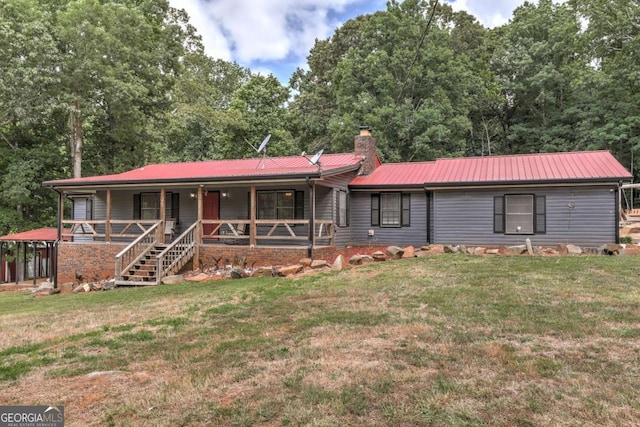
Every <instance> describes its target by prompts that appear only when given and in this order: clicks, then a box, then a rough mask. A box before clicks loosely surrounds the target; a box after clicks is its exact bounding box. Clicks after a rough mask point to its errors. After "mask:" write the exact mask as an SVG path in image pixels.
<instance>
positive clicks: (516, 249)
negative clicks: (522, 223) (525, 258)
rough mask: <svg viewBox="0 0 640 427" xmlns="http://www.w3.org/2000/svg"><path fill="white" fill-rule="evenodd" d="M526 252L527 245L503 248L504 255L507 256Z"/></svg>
mask: <svg viewBox="0 0 640 427" xmlns="http://www.w3.org/2000/svg"><path fill="white" fill-rule="evenodd" d="M525 252H527V245H517V246H507V247H506V248H505V254H507V255H522V254H523V253H525Z"/></svg>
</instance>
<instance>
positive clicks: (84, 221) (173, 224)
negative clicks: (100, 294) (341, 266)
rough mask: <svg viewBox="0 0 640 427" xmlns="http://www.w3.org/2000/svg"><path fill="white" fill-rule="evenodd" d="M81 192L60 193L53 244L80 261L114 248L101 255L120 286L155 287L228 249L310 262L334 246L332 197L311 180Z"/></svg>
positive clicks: (330, 193)
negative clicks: (60, 243)
mask: <svg viewBox="0 0 640 427" xmlns="http://www.w3.org/2000/svg"><path fill="white" fill-rule="evenodd" d="M87 190H88V189H87V188H86V187H85V188H82V190H81V191H74V190H72V189H67V190H65V191H60V192H59V193H60V206H59V211H60V212H61V215H60V216H59V218H60V221H59V230H60V231H59V233H60V239H61V240H64V241H65V242H64V245H65V246H68V245H72V246H77V247H82V248H84V252H85V253H86V256H93V255H91V254H90V252H91V251H92V250H94V248H96V247H97V246H98V247H99V246H101V245H107V246H110V247H111V248H116V247H117V248H121V250H120V251H118V253H117V254H115V255H113V254H111V255H108V257H113V258H111V260H112V263H113V264H114V267H113V270H111V271H113V272H114V273H113V274H114V276H115V278H116V281H118V282H119V284H125V282H129V284H135V285H140V284H157V283H159V281H160V280H161V279H162V277H164V276H166V275H170V274H174V273H175V272H177V271H178V270H179V269H180V268H182V267H183V266H184V265H186V264H187V263H188V262H191V263H192V266H193V268H194V269H197V268H199V267H200V265H201V263H202V262H206V261H207V259H209V258H211V257H214V258H215V257H217V256H223V254H224V253H229V251H230V250H231V251H232V252H234V253H239V252H246V253H248V252H249V251H251V252H253V253H256V254H257V253H260V254H261V255H260V257H259V258H264V254H265V251H267V252H268V251H270V250H271V251H273V253H274V254H276V253H277V252H278V249H279V248H288V249H292V250H294V252H295V253H296V254H297V256H300V254H306V255H305V256H311V255H312V253H313V251H314V250H316V249H319V248H331V247H333V246H334V245H335V235H336V228H335V226H334V220H333V218H332V216H333V214H332V213H333V212H334V208H335V206H334V204H335V196H334V190H333V189H332V188H329V187H326V186H322V185H317V184H316V183H315V182H313V181H309V182H307V181H302V182H300V181H298V182H294V181H292V182H290V183H282V182H279V183H273V184H268V183H267V184H261V185H251V186H242V185H224V186H222V185H205V184H198V185H195V186H194V185H184V186H175V185H172V186H156V187H153V186H149V187H145V188H137V189H131V188H95V189H92V190H90V191H87ZM69 205H70V206H69ZM62 213H65V214H62ZM96 245H97V246H96ZM232 248H233V249H232ZM66 250H67V251H69V248H66ZM96 250H102V249H100V248H98V249H96ZM112 250H113V249H112ZM69 253H74V252H73V251H71V252H69ZM216 254H219V255H216ZM107 270H108V269H107ZM102 271H104V269H102Z"/></svg>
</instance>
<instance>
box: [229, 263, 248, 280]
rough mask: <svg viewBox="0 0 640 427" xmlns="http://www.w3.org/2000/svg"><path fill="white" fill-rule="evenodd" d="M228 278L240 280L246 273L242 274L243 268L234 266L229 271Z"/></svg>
mask: <svg viewBox="0 0 640 427" xmlns="http://www.w3.org/2000/svg"><path fill="white" fill-rule="evenodd" d="M229 276H230V277H231V278H232V279H242V278H244V277H247V275H246V273H245V272H244V268H242V267H238V266H235V267H233V268H232V269H231V272H230V273H229Z"/></svg>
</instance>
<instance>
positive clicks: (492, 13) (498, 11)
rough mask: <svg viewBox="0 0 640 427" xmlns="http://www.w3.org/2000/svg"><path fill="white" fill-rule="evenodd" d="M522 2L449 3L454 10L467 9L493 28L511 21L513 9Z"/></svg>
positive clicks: (456, 0)
mask: <svg viewBox="0 0 640 427" xmlns="http://www.w3.org/2000/svg"><path fill="white" fill-rule="evenodd" d="M522 3H523V0H494V1H484V0H483V1H479V0H453V1H450V3H449V4H450V5H451V7H452V8H453V10H455V11H459V10H465V11H467V12H468V13H470V14H471V15H473V16H475V17H476V18H477V19H478V21H480V23H481V24H482V25H484V26H485V27H489V28H492V27H497V26H500V25H504V24H506V23H507V22H509V19H511V16H512V15H513V10H514V9H515V8H517V7H518V6H520V5H521V4H522Z"/></svg>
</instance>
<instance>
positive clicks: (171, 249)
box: [156, 222, 198, 283]
mask: <svg viewBox="0 0 640 427" xmlns="http://www.w3.org/2000/svg"><path fill="white" fill-rule="evenodd" d="M197 229H198V222H195V223H193V224H192V225H191V226H190V227H189V228H187V229H186V230H185V231H184V232H183V233H182V234H181V235H180V236H178V238H177V239H175V240H174V241H173V242H172V243H171V244H170V245H169V246H167V247H166V248H165V249H164V250H163V251H162V252H160V253H159V254H158V255H156V265H157V268H156V270H157V281H158V283H160V281H161V280H162V278H163V277H165V276H168V275H170V274H175V273H177V272H178V271H180V269H181V268H182V267H184V265H185V264H186V263H187V262H189V261H190V260H191V259H192V258H193V255H194V253H195V247H196V230H197Z"/></svg>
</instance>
